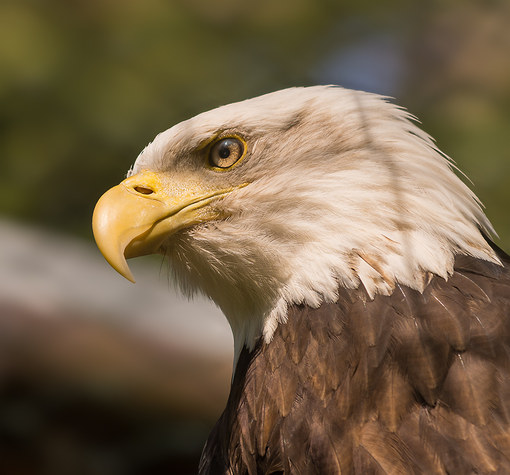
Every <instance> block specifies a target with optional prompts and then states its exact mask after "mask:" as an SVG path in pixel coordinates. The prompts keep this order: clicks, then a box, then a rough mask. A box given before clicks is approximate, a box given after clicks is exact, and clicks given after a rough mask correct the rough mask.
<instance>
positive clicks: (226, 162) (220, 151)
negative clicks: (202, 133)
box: [209, 137, 245, 168]
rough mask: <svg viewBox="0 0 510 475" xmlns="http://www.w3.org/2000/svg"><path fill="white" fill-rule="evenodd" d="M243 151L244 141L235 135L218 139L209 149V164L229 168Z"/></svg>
mask: <svg viewBox="0 0 510 475" xmlns="http://www.w3.org/2000/svg"><path fill="white" fill-rule="evenodd" d="M244 151H245V145H244V143H243V142H242V141H241V140H240V139H238V138H237V137H227V138H223V139H220V140H218V142H216V143H215V144H213V146H212V147H211V148H210V150H209V165H210V166H211V167H214V168H229V167H231V166H232V165H233V164H234V163H236V162H237V161H238V160H239V159H240V158H241V157H242V156H243V155H244Z"/></svg>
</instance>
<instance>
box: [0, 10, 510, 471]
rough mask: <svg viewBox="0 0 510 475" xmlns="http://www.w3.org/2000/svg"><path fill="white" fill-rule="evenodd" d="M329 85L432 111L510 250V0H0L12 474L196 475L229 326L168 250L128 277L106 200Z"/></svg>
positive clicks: (6, 453) (227, 356) (2, 334)
mask: <svg viewBox="0 0 510 475" xmlns="http://www.w3.org/2000/svg"><path fill="white" fill-rule="evenodd" d="M312 84H339V85H343V86H346V87H351V88H357V89H364V90H367V91H371V92H377V93H381V94H384V95H388V96H392V97H394V98H395V101H396V102H397V103H399V104H401V105H403V106H405V107H407V108H408V109H409V110H410V111H411V112H412V113H413V114H415V115H416V116H417V117H419V119H420V121H421V122H422V126H423V128H424V129H425V130H426V131H427V132H429V133H430V134H431V135H432V136H434V137H435V138H436V140H437V142H438V144H439V146H440V148H441V149H442V150H444V151H445V152H446V153H447V154H448V155H450V156H451V157H453V158H454V159H455V161H456V163H457V164H458V166H459V168H461V169H462V170H463V171H464V172H465V173H466V175H467V176H468V177H469V178H470V179H471V180H472V181H473V184H472V188H473V189H474V190H475V192H476V193H477V195H478V196H479V197H480V199H481V200H482V202H483V203H484V204H485V205H486V207H487V214H488V216H489V218H490V219H491V220H492V222H493V224H494V226H495V228H496V230H497V232H498V234H499V236H500V238H499V239H497V240H496V242H497V243H498V244H499V245H500V246H501V247H503V248H504V249H506V250H507V251H509V250H510V217H509V216H508V213H507V211H506V210H507V209H508V206H509V204H510V2H508V0H501V1H497V0H483V1H475V0H458V1H455V0H448V1H445V0H430V1H409V0H385V1H379V0H343V1H334V0H259V1H257V2H255V1H241V0H173V1H172V0H144V1H136V0H46V1H42V0H3V1H2V3H1V4H0V163H1V166H0V473H6V474H52V475H53V474H70V473H73V474H86V475H89V474H94V475H95V474H108V475H110V474H113V475H117V474H119V475H120V474H122V475H123V474H158V473H175V474H180V473H182V474H186V473H195V471H196V466H197V463H198V457H199V455H200V451H201V448H202V445H203V443H204V441H205V438H206V436H207V433H208V431H209V430H210V428H211V427H212V425H213V424H214V421H215V420H216V418H217V417H218V416H219V414H220V412H221V410H222V407H223V405H224V403H225V400H226V397H227V392H228V384H229V378H230V370H231V355H232V349H231V348H232V338H231V336H230V333H229V328H228V326H227V324H226V322H225V321H224V319H223V317H222V316H221V315H220V313H219V312H218V310H217V309H215V308H214V306H213V305H211V304H210V303H209V302H206V301H205V300H200V299H199V300H198V301H195V302H194V303H189V302H186V301H185V300H183V299H182V298H181V297H179V296H178V295H177V294H176V293H175V291H174V290H173V287H172V283H171V282H169V280H168V272H167V268H166V266H165V264H164V263H162V262H161V260H160V259H157V258H156V259H154V258H145V259H141V260H137V262H135V263H134V264H133V270H134V274H135V276H136V277H137V280H138V283H137V284H136V286H133V285H132V284H129V283H128V282H124V281H123V280H122V279H121V278H120V277H119V276H117V275H116V274H115V273H114V271H112V270H111V269H109V268H108V266H107V264H106V263H105V262H104V261H103V260H102V258H101V257H100V255H99V253H98V251H97V250H96V249H95V247H94V245H93V243H92V235H91V229H90V218H91V214H92V210H93V207H94V204H95V202H96V200H97V198H98V197H99V196H100V195H101V194H102V193H103V191H105V190H106V189H107V188H109V187H110V186H112V185H114V184H116V183H118V182H119V181H120V180H121V179H122V178H123V177H124V176H125V173H126V170H127V169H128V168H129V167H130V165H131V164H132V163H133V161H134V159H135V158H136V156H137V155H138V153H139V151H140V150H141V149H142V148H143V147H144V146H145V145H146V144H147V143H148V142H149V141H150V140H151V139H152V138H153V137H154V135H155V134H157V133H158V132H160V131H162V130H164V129H166V128H168V127H170V126H171V125H173V124H175V123H176V122H179V121H181V120H183V119H185V118H188V117H190V116H193V115H195V114H196V113H198V112H201V111H204V110H207V109H210V108H212V107H215V106H218V105H221V104H224V103H229V102H233V101H236V100H241V99H245V98H248V97H252V96H255V95H258V94H261V93H265V92H269V91H272V90H276V89H279V88H284V87H289V86H295V85H312Z"/></svg>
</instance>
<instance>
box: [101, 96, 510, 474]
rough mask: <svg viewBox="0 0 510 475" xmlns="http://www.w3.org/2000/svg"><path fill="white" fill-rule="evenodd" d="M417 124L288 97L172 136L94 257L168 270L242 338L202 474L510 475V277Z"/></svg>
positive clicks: (114, 195) (143, 170)
mask: <svg viewBox="0 0 510 475" xmlns="http://www.w3.org/2000/svg"><path fill="white" fill-rule="evenodd" d="M452 168H453V164H452V162H451V161H450V160H449V159H448V157H446V156H445V155H444V154H443V153H442V152H440V151H439V150H438V148H437V147H436V146H435V144H434V142H433V141H432V139H431V138H430V137H429V136H428V135H426V134H425V133H424V132H423V131H422V130H420V129H419V128H418V127H417V126H416V125H415V124H414V122H413V121H412V117H410V115H409V114H408V113H407V112H405V111H404V110H403V109H402V108H399V107H396V106H395V105H392V104H391V103H390V102H388V101H387V100H386V99H385V98H383V97H380V96H378V95H374V94H368V93H364V92H358V91H352V90H347V89H343V88H340V87H332V86H317V87H308V88H291V89H286V90H282V91H278V92H274V93H271V94H267V95H264V96H260V97H257V98H253V99H250V100H246V101H244V102H239V103H236V104H230V105H226V106H223V107H219V108H217V109H215V110H212V111H209V112H205V113H203V114H200V115H198V116H196V117H194V118H192V119H190V120H187V121H185V122H182V123H180V124H178V125H176V126H174V127H172V128H170V129H168V130H167V131H165V132H163V133H161V134H159V135H158V136H157V137H156V138H155V140H154V141H153V142H152V143H151V144H149V145H148V146H147V147H146V148H145V149H144V150H143V151H142V153H141V154H140V155H139V156H138V158H137V160H136V162H135V164H134V166H133V168H132V169H131V170H130V171H129V173H128V177H127V178H126V179H125V180H124V181H123V182H122V183H120V184H119V185H118V186H115V187H114V188H112V189H111V190H109V191H107V192H106V193H105V194H104V195H103V196H102V197H101V198H100V200H99V201H98V203H97V206H96V209H95V211H94V217H93V228H94V235H95V239H96V241H97V244H98V247H99V249H100V250H101V252H102V253H103V255H104V256H105V258H106V259H107V260H108V262H109V263H110V264H111V265H112V266H113V267H114V268H115V269H116V270H117V271H119V272H120V273H121V274H122V275H123V276H125V277H126V278H128V279H130V280H133V276H132V274H131V273H130V270H129V268H128V266H127V263H126V258H131V257H134V256H140V255H144V254H150V253H161V254H164V255H165V256H166V257H167V258H168V260H169V261H170V268H171V269H172V272H173V273H174V274H175V278H176V281H177V282H178V283H179V285H180V286H181V288H182V290H183V291H184V292H185V293H187V294H193V293H194V292H202V293H204V294H205V295H207V296H209V297H210V298H211V299H212V300H213V301H214V302H216V304H217V305H218V306H219V307H220V308H221V309H222V310H223V312H224V314H225V316H226V318H227V319H228V321H229V323H230V326H231V328H232V332H233V335H234V342H235V343H234V354H235V360H234V374H233V379H232V386H231V392H230V396H229V399H228V402H227V406H226V408H225V411H224V412H223V414H222V415H221V418H220V419H219V421H218V422H217V424H216V426H215V427H214V429H213V431H212V433H211V435H210V437H209V439H208V441H207V443H206V446H205V448H204V451H203V454H202V458H201V462H200V472H201V473H204V474H205V473H211V474H221V473H224V474H234V473H235V474H259V473H307V474H308V473H317V474H326V473H327V474H333V473H344V474H345V473H358V474H365V473H403V474H404V473H405V474H407V473H492V472H499V473H501V472H505V473H509V472H510V377H509V376H510V374H509V371H510V268H509V265H510V258H509V257H508V256H507V255H506V254H505V253H504V252H503V251H501V250H500V249H498V248H497V247H496V246H495V245H494V244H493V243H492V242H491V240H490V236H491V235H492V234H493V233H494V231H493V228H492V226H491V224H490V223H489V221H488V219H487V218H486V217H485V215H484V213H483V211H482V209H481V206H480V203H479V202H478V200H477V198H476V196H475V195H474V194H473V193H472V192H471V191H470V190H469V188H468V187H467V186H466V185H465V184H464V183H463V182H462V181H461V180H460V179H459V178H458V177H457V175H456V174H455V173H454V171H453V170H452Z"/></svg>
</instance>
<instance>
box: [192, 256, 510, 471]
mask: <svg viewBox="0 0 510 475" xmlns="http://www.w3.org/2000/svg"><path fill="white" fill-rule="evenodd" d="M498 254H499V256H500V258H501V259H502V261H503V262H504V267H501V266H498V265H495V264H491V263H488V262H485V261H481V260H477V259H474V258H471V257H466V256H458V257H457V259H456V262H455V272H454V274H453V275H452V277H451V278H450V279H449V280H448V281H445V280H444V279H442V278H441V277H437V276H436V277H434V278H433V279H432V281H431V282H430V284H429V285H428V286H427V288H426V289H425V291H424V292H423V293H420V292H418V291H416V290H411V289H409V288H407V287H403V286H399V288H398V289H397V290H396V291H395V292H394V293H393V294H392V295H390V296H381V295H377V296H376V297H375V298H374V299H373V300H371V299H369V298H368V297H367V295H366V293H365V292H364V291H363V290H362V289H358V290H346V289H342V290H341V294H340V298H339V299H338V302H336V303H329V304H322V305H321V306H320V307H319V308H317V309H312V308H309V307H306V306H302V305H301V306H299V305H297V306H293V307H292V308H290V309H289V320H288V322H287V324H285V325H280V326H279V327H278V328H277V330H276V332H275V334H274V337H273V340H272V341H271V342H270V343H269V344H265V343H264V342H263V341H262V340H261V341H259V342H258V343H257V345H256V348H255V349H254V350H253V351H251V352H250V351H248V350H247V349H246V348H245V349H244V350H243V351H242V353H241V356H240V359H239V363H238V365H237V369H236V372H235V377H234V380H233V383H232V392H231V394H230V397H229V400H228V404H227V407H226V409H225V412H224V413H223V415H222V416H221V418H220V420H219V421H218V423H217V425H216V426H215V428H214V430H213V432H212V434H211V435H210V437H209V440H208V441H207V444H206V447H205V449H204V452H203V455H202V460H201V464H200V473H202V474H222V473H225V474H236V475H241V474H269V473H317V474H326V473H328V474H330V473H331V474H332V473H358V474H366V473H401V474H408V473H445V474H446V473H509V472H510V259H509V257H508V256H506V255H505V254H504V253H502V252H501V251H498Z"/></svg>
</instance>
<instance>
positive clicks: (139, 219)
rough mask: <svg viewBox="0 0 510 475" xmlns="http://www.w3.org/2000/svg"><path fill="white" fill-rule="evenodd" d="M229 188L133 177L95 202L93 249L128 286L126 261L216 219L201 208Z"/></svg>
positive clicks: (150, 174)
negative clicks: (98, 252)
mask: <svg viewBox="0 0 510 475" xmlns="http://www.w3.org/2000/svg"><path fill="white" fill-rule="evenodd" d="M232 189H233V188H229V189H222V190H213V189H210V188H208V187H206V186H204V185H203V184H202V183H200V182H197V181H196V180H193V178H190V177H187V176H180V177H178V179H176V177H174V179H172V180H170V179H169V178H168V177H166V176H165V175H162V174H157V173H153V172H142V173H139V174H137V175H133V176H131V177H129V178H127V179H125V180H124V181H123V182H122V183H120V184H119V185H117V186H114V187H113V188H111V189H110V190H108V191H107V192H106V193H105V194H104V195H103V196H102V197H101V198H100V199H99V201H98V202H97V204H96V208H95V209H94V215H93V218H92V228H93V231H94V238H95V240H96V243H97V246H98V247H99V250H100V251H101V253H102V254H103V256H104V257H105V259H106V260H107V261H108V262H109V264H110V265H111V266H112V267H113V268H114V269H115V270H116V271H117V272H119V273H120V274H121V275H122V276H124V277H125V278H126V279H128V280H130V281H131V282H134V278H133V275H132V273H131V271H130V269H129V267H128V265H127V262H126V258H130V257H137V256H144V255H147V254H152V253H156V252H158V250H159V248H160V246H161V244H162V243H163V241H164V240H165V239H166V238H167V237H168V236H169V235H171V234H173V233H175V232H177V231H179V230H180V229H183V228H185V227H188V226H192V225H194V224H198V223H202V222H205V221H210V220H212V219H217V218H219V217H220V213H219V212H218V211H217V210H215V209H214V208H213V207H210V206H206V205H208V204H209V203H210V202H211V201H213V200H214V199H215V198H217V197H219V196H222V195H225V194H227V193H229V192H230V191H232Z"/></svg>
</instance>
